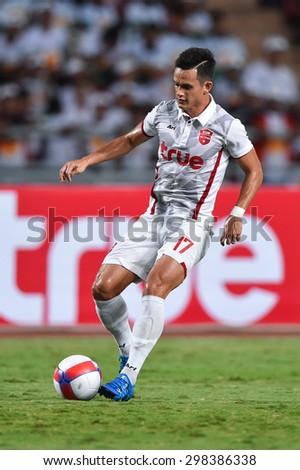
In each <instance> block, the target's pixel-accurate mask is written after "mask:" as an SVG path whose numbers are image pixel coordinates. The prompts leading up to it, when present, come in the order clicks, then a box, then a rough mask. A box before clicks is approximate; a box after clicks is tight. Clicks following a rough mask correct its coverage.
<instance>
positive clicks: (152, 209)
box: [150, 164, 158, 215]
mask: <svg viewBox="0 0 300 470" xmlns="http://www.w3.org/2000/svg"><path fill="white" fill-rule="evenodd" d="M157 178H158V166H157V164H156V167H155V178H154V183H153V185H152V188H151V197H152V198H153V199H154V202H153V204H152V206H151V209H150V214H151V215H154V213H155V207H156V204H157V196H156V194H155V192H154V186H155V182H156V180H157Z"/></svg>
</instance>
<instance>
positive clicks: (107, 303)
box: [94, 295, 132, 356]
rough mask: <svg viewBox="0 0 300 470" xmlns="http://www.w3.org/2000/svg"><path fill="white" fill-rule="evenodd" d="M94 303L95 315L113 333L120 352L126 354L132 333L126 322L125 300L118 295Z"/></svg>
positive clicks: (127, 353)
mask: <svg viewBox="0 0 300 470" xmlns="http://www.w3.org/2000/svg"><path fill="white" fill-rule="evenodd" d="M94 300H95V299H94ZM95 304H96V312H97V315H98V317H99V319H100V320H101V322H102V324H103V325H104V326H105V328H106V329H107V330H108V331H110V332H111V334H112V335H113V337H114V339H115V341H116V343H117V345H118V347H119V351H120V354H123V355H124V356H128V355H129V350H130V344H131V336H132V333H131V329H130V326H129V323H128V310H127V305H126V303H125V300H124V299H123V297H122V296H121V295H118V296H117V297H114V298H113V299H111V300H95Z"/></svg>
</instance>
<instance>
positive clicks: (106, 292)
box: [93, 220, 158, 370]
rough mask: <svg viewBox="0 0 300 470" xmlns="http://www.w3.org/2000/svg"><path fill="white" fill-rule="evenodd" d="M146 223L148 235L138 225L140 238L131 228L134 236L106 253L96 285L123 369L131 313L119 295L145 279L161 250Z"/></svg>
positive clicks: (100, 312) (101, 310)
mask: <svg viewBox="0 0 300 470" xmlns="http://www.w3.org/2000/svg"><path fill="white" fill-rule="evenodd" d="M145 222H147V221H146V220H145V221H144V225H145V230H146V232H145V233H142V234H141V230H140V226H138V232H137V234H138V235H139V236H140V237H141V238H139V237H138V236H136V234H135V233H134V231H133V228H134V227H132V233H131V234H127V236H126V237H125V238H124V240H123V241H121V242H119V243H117V244H116V245H115V246H114V247H113V249H112V250H111V251H110V252H109V253H108V254H107V256H106V257H105V259H104V261H103V264H102V267H101V268H100V270H99V272H98V274H97V276H96V279H95V282H94V284H93V296H94V300H95V303H96V311H97V314H98V316H99V318H100V320H101V321H102V323H103V324H104V326H105V327H106V328H107V329H108V330H109V331H110V332H111V333H112V335H113V337H114V338H115V340H116V342H117V344H118V346H119V350H120V358H119V359H120V370H121V369H122V368H123V366H124V365H125V363H126V362H127V359H128V355H129V348H130V342H131V329H130V326H129V323H128V310H127V306H126V303H125V301H124V299H123V297H122V296H121V295H120V294H121V292H122V291H123V290H124V289H125V288H126V287H127V286H128V285H129V284H131V283H132V282H139V281H140V280H141V279H146V277H147V274H148V273H149V271H150V269H151V267H152V266H153V264H154V262H155V258H156V254H157V250H158V246H157V244H156V243H155V242H154V241H153V240H152V236H151V230H149V231H148V224H147V223H145ZM136 223H137V224H139V223H140V221H137V222H136Z"/></svg>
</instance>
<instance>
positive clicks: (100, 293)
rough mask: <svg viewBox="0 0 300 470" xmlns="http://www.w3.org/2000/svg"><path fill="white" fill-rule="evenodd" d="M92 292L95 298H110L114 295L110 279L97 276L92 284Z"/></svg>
mask: <svg viewBox="0 0 300 470" xmlns="http://www.w3.org/2000/svg"><path fill="white" fill-rule="evenodd" d="M92 294H93V297H94V299H95V300H110V299H112V298H113V297H115V296H116V293H115V289H114V285H113V282H112V280H111V279H103V278H98V277H97V278H96V279H95V281H94V283H93V285H92Z"/></svg>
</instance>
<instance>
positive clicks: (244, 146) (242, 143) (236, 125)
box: [226, 119, 253, 158]
mask: <svg viewBox="0 0 300 470" xmlns="http://www.w3.org/2000/svg"><path fill="white" fill-rule="evenodd" d="M226 148H227V150H228V152H229V154H230V155H231V156H232V157H233V158H240V157H243V156H244V155H246V153H248V152H250V150H251V149H252V148H253V144H252V142H251V140H250V139H249V137H248V134H247V131H246V129H245V126H244V125H243V124H242V123H241V121H240V120H239V119H234V120H233V121H232V124H231V126H230V129H229V132H228V134H227V139H226Z"/></svg>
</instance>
